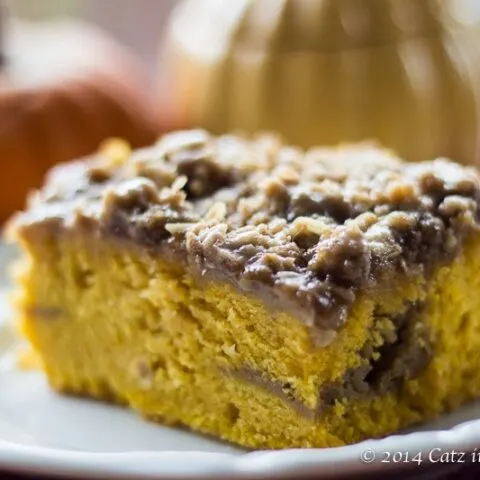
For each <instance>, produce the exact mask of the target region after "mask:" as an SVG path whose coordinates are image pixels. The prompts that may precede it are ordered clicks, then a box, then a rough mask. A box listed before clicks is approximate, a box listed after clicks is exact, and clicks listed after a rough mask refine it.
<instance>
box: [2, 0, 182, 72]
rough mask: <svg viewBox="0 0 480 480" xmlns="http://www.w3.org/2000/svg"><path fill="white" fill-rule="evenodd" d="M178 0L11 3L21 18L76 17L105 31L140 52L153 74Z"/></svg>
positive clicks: (12, 0) (25, 0) (23, 0)
mask: <svg viewBox="0 0 480 480" xmlns="http://www.w3.org/2000/svg"><path fill="white" fill-rule="evenodd" d="M175 3H176V0H41V1H39V0H10V2H9V7H10V10H11V12H12V13H13V14H14V15H16V16H17V17H19V18H24V19H30V20H46V19H51V18H55V17H63V16H74V17H77V18H81V19H83V20H86V21H91V22H93V23H94V24H96V25H98V26H100V27H102V28H105V29H106V30H107V31H109V32H110V33H111V34H112V35H114V36H115V37H116V38H117V39H118V40H119V41H121V42H123V43H124V44H125V45H127V46H128V47H130V48H132V50H133V51H134V52H136V53H137V54H138V56H139V58H140V59H141V60H142V62H143V64H144V65H145V66H146V68H148V70H149V72H150V73H151V74H153V73H154V72H155V70H156V68H157V58H158V54H159V43H158V42H159V40H160V37H161V35H162V32H163V30H164V28H165V24H166V22H167V17H168V14H169V13H170V10H171V9H172V7H173V5H174V4H175Z"/></svg>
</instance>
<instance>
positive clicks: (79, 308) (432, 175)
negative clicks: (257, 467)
mask: <svg viewBox="0 0 480 480" xmlns="http://www.w3.org/2000/svg"><path fill="white" fill-rule="evenodd" d="M479 202H480V178H479V175H478V174H477V173H476V172H475V171H474V170H473V169H469V168H465V167H461V166H459V165H457V164H455V163H452V162H449V161H447V160H443V159H439V160H435V161H430V162H424V163H417V164H407V163H403V162H402V161H401V160H399V159H398V158H396V157H395V156H393V155H392V154H391V153H389V152H386V151H383V150H380V149H377V148H375V147H373V146H369V145H358V146H347V147H340V148H335V149H334V148H332V149H313V150H310V151H308V152H304V151H300V150H298V149H296V148H291V147H288V146H284V145H282V144H281V142H280V141H279V140H278V139H276V138H275V137H269V136H262V137H258V138H256V139H253V140H249V139H244V138H240V137H236V136H229V135H227V136H221V137H213V136H210V135H209V134H207V133H206V132H204V131H186V132H178V133H172V134H169V135H167V136H165V137H163V138H162V139H161V140H159V141H158V143H157V144H155V145H154V146H152V147H151V148H147V149H143V150H139V151H134V152H131V151H130V150H129V148H128V146H127V145H126V144H124V143H123V142H121V141H113V142H111V143H109V144H108V145H107V146H105V147H104V148H103V149H102V150H101V151H100V153H99V154H98V155H97V156H95V157H93V158H90V159H87V160H84V161H80V162H77V163H71V164H67V165H65V166H60V167H58V168H56V169H55V170H53V171H52V172H51V174H50V176H49V178H48V180H47V182H46V185H45V187H44V188H43V189H42V190H41V191H40V192H38V193H37V194H36V195H34V196H33V197H32V198H31V199H30V202H29V207H28V209H27V211H26V212H24V213H21V214H19V215H18V216H17V217H16V218H15V219H14V220H13V221H12V225H11V226H12V229H11V231H12V233H13V234H14V236H15V237H16V238H17V239H18V240H19V241H20V243H21V245H22V247H23V251H24V258H23V259H22V260H21V262H20V263H19V264H18V265H17V268H16V274H17V281H18V284H19V289H18V296H17V305H18V310H19V317H20V327H21V329H22V331H23V333H24V334H25V336H26V337H27V338H28V340H29V341H30V342H31V344H32V346H33V347H34V349H35V351H36V353H37V354H38V355H39V357H40V358H41V361H42V364H43V367H44V369H45V372H46V375H47V377H48V379H49V381H50V383H51V385H52V386H53V388H55V389H57V390H58V391H61V392H65V393H71V394H78V395H86V396H90V397H95V398H99V399H106V400H111V401H114V402H119V403H122V404H125V405H128V406H130V407H131V408H133V409H135V410H136V411H138V412H139V413H140V414H142V415H144V416H145V417H148V418H150V419H153V420H157V421H159V422H161V423H164V424H181V425H185V426H188V427H190V428H192V429H193V430H195V431H199V432H203V433H207V434H212V435H215V436H217V437H220V438H222V439H226V440H229V441H232V442H235V443H238V444H240V445H244V446H248V447H259V448H260V447H269V448H284V447H324V446H334V445H341V444H345V443H351V442H356V441H358V440H361V439H363V438H366V437H372V436H379V435H385V434H388V433H390V432H394V431H396V430H398V429H399V428H401V427H404V426H406V425H409V424H412V423H415V422H419V421H422V420H424V419H427V418H430V417H433V416H435V415H437V414H439V413H440V412H443V411H445V410H448V409H451V408H454V407H456V406H457V405H459V404H461V403H462V402H464V401H466V400H468V399H470V398H473V397H476V396H478V395H479V394H480V373H479V371H478V365H477V362H476V358H477V355H478V351H479V349H480V295H478V291H480V234H479ZM73 421H74V420H72V422H73Z"/></svg>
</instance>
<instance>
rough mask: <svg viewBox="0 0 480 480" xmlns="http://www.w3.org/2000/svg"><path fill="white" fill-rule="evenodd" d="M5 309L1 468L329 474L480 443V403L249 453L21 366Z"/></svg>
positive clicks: (107, 473) (85, 474) (96, 473)
mask: <svg viewBox="0 0 480 480" xmlns="http://www.w3.org/2000/svg"><path fill="white" fill-rule="evenodd" d="M2 317H3V321H2V320H0V470H2V469H12V470H15V471H21V472H35V473H40V472H42V473H48V474H50V475H52V474H62V475H67V476H72V477H80V476H81V477H82V478H89V477H92V478H93V477H97V478H124V477H135V478H153V477H154V478H156V479H166V478H169V479H173V478H182V479H199V478H209V479H216V478H232V479H247V478H256V479H258V478H269V479H274V478H296V479H297V478H304V477H309V476H315V478H333V477H335V476H344V475H346V474H350V473H360V472H362V473H366V472H372V471H376V472H378V473H386V471H387V470H388V469H390V470H392V469H398V468H400V467H411V468H418V463H417V462H415V461H413V459H414V458H415V459H416V460H421V463H422V464H423V465H426V464H428V463H429V456H431V457H432V458H433V459H434V460H439V459H440V455H441V454H442V453H443V454H445V452H447V453H448V452H452V450H455V451H457V452H465V459H466V458H467V456H468V455H471V453H470V452H472V451H474V449H475V448H476V447H477V446H478V447H479V451H480V420H474V419H476V418H477V416H478V417H480V403H477V404H472V405H470V406H468V407H466V408H463V409H462V410H461V411H458V412H456V413H455V414H451V415H448V416H444V417H442V418H441V419H440V420H438V421H437V422H436V423H435V424H430V425H426V426H423V427H422V428H419V429H417V431H415V432H413V433H408V434H405V435H396V436H390V437H388V438H385V439H381V440H369V441H366V442H363V443H360V444H356V445H351V446H347V447H341V448H333V449H323V450H287V451H269V452H245V451H242V450H240V449H236V448H234V447H232V446H230V445H227V444H224V443H221V442H216V441H214V440H211V439H208V438H205V437H202V436H200V435H195V434H193V433H190V432H187V431H183V430H176V429H171V428H166V427H162V426H159V425H155V424H150V423H147V422H144V421H143V420H141V419H140V418H138V417H137V416H136V415H135V414H133V413H132V412H129V411H127V410H124V409H121V408H117V407H113V406H109V405H104V404H101V403H95V402H91V401H88V400H80V399H74V398H65V397H61V396H59V395H56V394H55V393H53V392H52V391H50V390H49V389H48V387H47V385H46V382H45V380H44V378H43V376H42V374H41V373H39V372H33V371H20V370H19V369H18V368H17V362H16V355H15V350H16V347H18V340H16V339H15V336H14V335H13V333H12V332H11V329H10V328H9V327H7V323H6V321H5V317H8V310H7V307H6V304H5V301H4V300H2V299H1V298H0V318H2ZM455 425H457V426H455ZM452 427H453V428H452ZM362 455H363V460H362ZM373 457H375V460H373ZM407 459H408V460H409V461H408V462H405V460H407ZM382 460H383V462H382ZM387 460H389V461H388V462H387ZM395 460H397V461H395ZM458 460H459V458H458V457H457V461H458ZM478 460H479V461H480V457H479V459H478Z"/></svg>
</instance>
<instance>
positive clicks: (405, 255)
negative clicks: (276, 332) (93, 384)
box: [17, 130, 480, 330]
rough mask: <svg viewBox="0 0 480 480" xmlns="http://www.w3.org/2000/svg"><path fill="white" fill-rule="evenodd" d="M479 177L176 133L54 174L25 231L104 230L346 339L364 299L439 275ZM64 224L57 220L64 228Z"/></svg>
mask: <svg viewBox="0 0 480 480" xmlns="http://www.w3.org/2000/svg"><path fill="white" fill-rule="evenodd" d="M479 204H480V178H479V175H478V174H477V173H476V171H475V170H474V169H471V168H466V167H462V166H460V165H457V164H455V163H453V162H450V161H447V160H444V159H438V160H434V161H429V162H422V163H416V164H408V163H403V162H402V161H401V160H399V159H398V158H396V157H395V156H394V155H392V154H391V153H389V152H388V151H385V150H381V149H378V148H375V147H374V146H371V145H366V144H365V145H357V146H345V147H339V148H331V149H327V148H317V149H312V150H310V151H307V152H304V151H302V150H299V149H297V148H293V147H288V146H285V145H283V144H282V143H281V142H280V140H279V139H278V138H276V137H274V136H266V135H265V136H261V137H258V138H256V139H253V140H250V139H246V138H241V137H238V136H233V135H225V136H220V137H213V136H210V135H209V134H208V133H206V132H204V131H201V130H192V131H184V132H177V133H172V134H168V135H166V136H164V137H163V138H162V139H160V140H159V142H158V143H157V144H156V145H154V146H152V147H150V148H146V149H142V150H139V151H134V152H131V151H130V149H129V148H128V146H127V145H126V144H124V143H123V142H121V141H111V142H110V143H108V144H107V145H106V146H105V147H104V148H103V149H102V150H101V151H100V153H99V154H98V155H96V156H95V157H93V158H91V159H88V160H86V161H83V162H76V163H73V164H69V165H65V166H60V167H58V168H56V169H55V170H53V171H52V173H51V174H50V177H49V179H48V182H47V184H46V186H45V187H44V188H43V190H41V191H40V192H38V193H37V194H36V195H35V196H34V197H33V198H32V199H31V201H30V206H29V210H28V211H27V212H26V213H24V214H22V215H21V216H20V217H19V218H18V220H17V224H18V228H20V229H22V228H28V227H29V225H32V224H38V223H42V222H45V220H48V221H49V222H51V221H54V222H57V221H58V222H60V223H61V225H62V226H63V227H65V228H70V229H72V228H76V227H79V226H81V225H87V224H88V225H93V226H95V227H98V228H99V229H100V231H101V232H105V233H108V234H110V235H115V236H118V237H123V238H126V239H129V240H131V241H133V242H136V243H138V244H141V245H142V246H144V247H146V248H157V247H161V248H162V252H171V253H172V255H173V254H175V255H179V256H180V258H182V259H183V260H184V261H185V262H186V263H187V264H188V266H189V267H192V268H193V269H194V270H195V271H196V272H199V273H200V274H201V275H205V276H211V275H213V276H215V278H219V279H225V280H228V281H230V282H232V283H234V284H235V285H236V286H238V288H240V289H242V290H243V291H246V292H256V293H259V294H260V293H261V294H262V295H264V296H265V295H266V296H268V297H269V298H270V299H272V300H273V303H274V304H275V305H278V306H279V308H286V306H287V307H288V308H287V309H288V310H290V311H294V312H296V313H297V316H298V317H299V318H301V319H302V320H303V321H305V322H307V323H308V324H309V325H311V326H316V327H318V328H321V329H327V330H336V329H338V328H339V327H341V326H342V325H343V323H344V322H345V320H346V318H347V314H348V309H349V306H350V305H351V304H352V302H353V301H354V299H355V296H356V294H357V292H358V291H359V290H361V289H365V288H368V287H369V286H371V285H372V284H374V283H375V282H376V281H379V280H380V279H385V278H386V276H388V275H389V274H390V273H395V272H398V271H401V272H407V273H409V272H419V273H421V272H422V271H423V270H428V269H430V268H431V267H433V266H435V265H436V264H437V263H438V262H439V261H443V260H446V259H448V258H451V256H452V255H454V254H455V253H456V251H457V250H458V247H459V245H460V243H461V239H462V238H463V237H464V236H465V235H466V234H467V233H469V232H470V231H472V230H477V229H478V225H479ZM58 222H57V223H58Z"/></svg>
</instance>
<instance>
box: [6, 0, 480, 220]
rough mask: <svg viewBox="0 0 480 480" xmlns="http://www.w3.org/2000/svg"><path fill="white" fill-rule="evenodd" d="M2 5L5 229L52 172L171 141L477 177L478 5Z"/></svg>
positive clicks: (251, 0)
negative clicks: (391, 158)
mask: <svg viewBox="0 0 480 480" xmlns="http://www.w3.org/2000/svg"><path fill="white" fill-rule="evenodd" d="M0 5H1V6H2V9H1V24H2V28H1V33H2V41H1V44H0V45H1V51H0V53H1V57H0V58H1V70H0V222H2V221H4V220H5V219H7V218H8V217H9V216H10V215H11V214H12V213H13V212H14V211H16V210H18V209H21V208H23V207H24V205H25V199H26V196H27V193H28V192H29V191H31V190H32V189H34V188H38V187H39V186H40V185H41V184H42V182H43V181H44V176H45V173H46V171H47V170H48V169H49V168H51V167H52V166H53V165H55V164H57V163H59V162H65V161H69V160H71V159H73V158H78V157H83V156H86V155H89V154H92V153H93V152H94V151H96V150H97V148H98V146H99V145H100V144H101V143H102V142H103V141H105V139H106V138H109V137H121V138H124V139H126V140H127V141H128V142H129V143H131V145H132V146H133V147H140V146H143V145H146V144H148V143H152V142H154V141H155V139H156V138H158V136H159V135H161V134H162V133H163V132H166V131H168V130H172V129H175V128H189V127H197V126H200V127H204V128H206V129H208V130H209V131H211V132H213V133H215V134H221V133H224V132H232V131H233V132H245V133H252V132H258V131H265V130H267V131H275V132H278V133H280V134H281V136H282V137H283V138H284V139H285V140H286V141H287V142H289V143H292V144H294V145H299V146H301V147H303V148H309V147H312V146H315V145H332V144H338V143H352V142H361V141H365V140H368V141H370V140H373V141H375V142H377V143H379V144H381V145H383V146H385V147H387V148H389V149H392V150H394V151H396V152H398V154H399V155H401V156H402V157H403V158H404V159H405V160H407V161H419V160H426V159H431V158H434V157H438V156H447V157H450V158H452V159H454V160H456V161H458V162H460V163H464V164H473V165H478V164H480V1H478V0H236V1H235V2H227V1H219V0H178V1H176V0H42V1H38V0H10V1H8V0H0ZM174 7H176V8H174ZM66 19H68V20H66Z"/></svg>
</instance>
